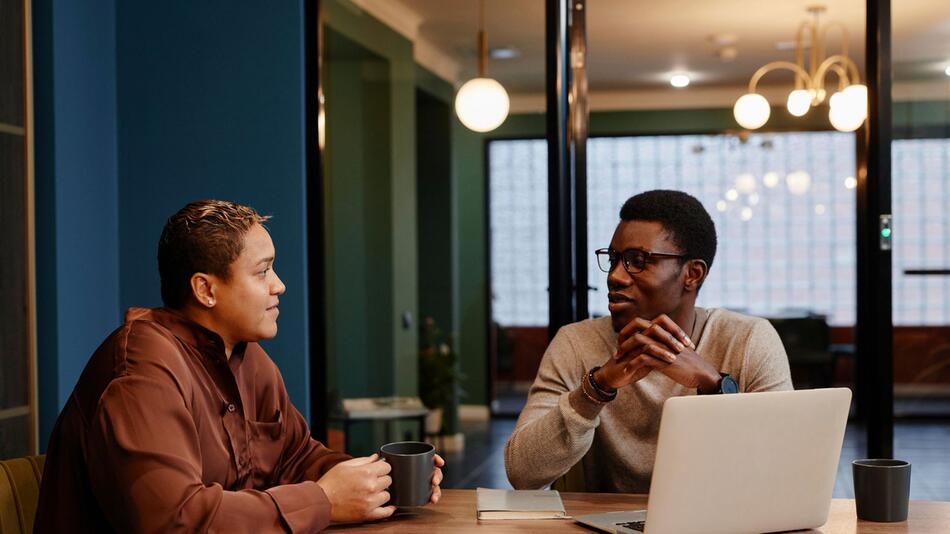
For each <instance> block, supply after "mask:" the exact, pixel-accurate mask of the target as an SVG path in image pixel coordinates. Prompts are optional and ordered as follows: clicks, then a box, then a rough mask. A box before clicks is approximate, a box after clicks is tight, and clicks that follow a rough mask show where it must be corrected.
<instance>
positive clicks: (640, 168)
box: [489, 132, 950, 326]
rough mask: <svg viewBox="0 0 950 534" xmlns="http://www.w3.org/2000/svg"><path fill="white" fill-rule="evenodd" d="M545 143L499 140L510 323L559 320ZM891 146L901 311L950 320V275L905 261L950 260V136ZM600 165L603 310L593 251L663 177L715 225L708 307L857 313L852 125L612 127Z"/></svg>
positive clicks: (493, 166)
mask: <svg viewBox="0 0 950 534" xmlns="http://www.w3.org/2000/svg"><path fill="white" fill-rule="evenodd" d="M546 146H547V145H546V142H545V141H544V140H543V139H532V140H514V141H509V140H498V141H492V142H490V144H489V165H490V166H489V173H490V174H489V176H490V179H489V182H490V197H489V198H490V226H491V282H492V299H493V300H492V311H493V318H494V319H495V320H496V321H498V322H499V323H500V324H503V325H509V326H532V325H533V326H538V325H545V324H547V321H548V293H547V265H548V256H547V254H548V253H547V248H548V247H547V148H546ZM892 151H893V168H892V172H893V178H892V183H893V193H892V207H893V213H894V254H893V272H894V295H895V298H894V305H893V310H894V324H895V325H898V326H905V325H946V324H950V277H946V276H908V275H905V274H904V270H906V269H945V268H947V267H948V266H950V210H948V206H950V139H904V140H896V141H894V143H893V147H892ZM588 164H589V168H588V178H587V180H588V227H587V231H588V234H587V235H588V244H589V246H590V248H591V250H590V251H588V253H589V254H588V277H589V283H590V285H592V286H594V287H596V290H595V291H594V292H593V293H592V294H591V295H590V299H589V300H590V314H591V315H592V316H598V315H606V314H607V313H608V311H607V302H606V276H605V275H604V274H603V273H602V272H601V271H600V269H598V268H597V264H596V259H595V258H594V255H593V252H592V251H593V250H594V249H596V248H600V247H606V246H607V245H608V244H609V243H610V239H611V236H612V235H613V231H614V228H616V225H617V221H618V220H619V219H618V217H619V211H620V206H621V205H622V204H623V202H624V200H626V199H627V198H628V197H630V196H632V195H635V194H637V193H639V192H642V191H646V190H650V189H661V188H662V189H679V190H683V191H686V192H688V193H690V194H691V195H693V196H695V197H697V198H698V199H699V200H700V201H701V202H702V203H703V205H704V206H705V207H706V209H707V210H708V211H709V213H710V215H711V216H712V218H713V221H714V222H715V224H716V231H717V234H718V237H719V247H718V250H717V252H716V258H715V260H714V263H713V267H712V270H711V271H710V274H709V278H708V279H707V280H706V283H705V284H704V285H703V289H702V291H701V292H700V295H699V305H700V306H707V307H725V308H730V309H736V310H740V311H743V312H746V313H750V314H753V315H762V316H771V315H780V314H783V313H800V312H803V311H810V312H814V313H820V314H824V315H827V316H828V321H829V323H831V324H832V325H834V326H850V325H853V324H854V321H855V307H856V304H855V286H856V280H855V267H856V245H855V243H856V242H855V239H856V237H855V232H856V227H855V215H856V214H855V210H856V207H855V189H854V186H855V181H854V170H855V136H854V135H853V134H847V133H839V132H791V133H763V134H752V135H750V136H749V137H748V138H746V139H745V140H741V139H739V138H737V137H735V136H730V135H676V136H672V135H671V136H639V137H602V138H594V139H591V140H590V141H589V144H588ZM801 172H803V173H805V175H807V177H805V175H803V174H800V173H801ZM796 173H799V174H796ZM793 189H794V191H795V192H793ZM796 193H798V194H796Z"/></svg>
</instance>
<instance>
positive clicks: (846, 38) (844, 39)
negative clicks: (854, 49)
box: [821, 21, 851, 57]
mask: <svg viewBox="0 0 950 534" xmlns="http://www.w3.org/2000/svg"><path fill="white" fill-rule="evenodd" d="M835 27H837V28H838V30H840V31H841V55H842V56H845V57H848V43H850V41H851V35H850V34H849V33H848V28H847V27H846V26H845V25H844V24H843V23H841V22H838V21H832V22H829V23H828V24H826V25H825V29H824V30H823V31H822V32H821V33H822V37H821V40H822V42H824V41H825V36H826V35H828V29H829V28H835Z"/></svg>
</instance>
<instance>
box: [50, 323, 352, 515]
mask: <svg viewBox="0 0 950 534" xmlns="http://www.w3.org/2000/svg"><path fill="white" fill-rule="evenodd" d="M347 458H349V456H347V455H345V454H343V453H338V452H333V451H331V450H329V449H327V448H326V447H324V446H323V445H322V444H320V443H319V442H317V441H315V440H313V439H312V438H311V437H310V431H309V429H308V427H307V423H306V422H305V421H304V419H303V417H302V416H301V415H300V413H299V412H298V411H297V409H296V408H294V406H293V405H292V404H291V402H290V398H289V397H288V395H287V390H286V389H285V387H284V383H283V379H282V378H281V375H280V371H279V370H278V369H277V366H276V365H275V364H274V362H273V361H272V360H271V359H270V357H269V356H268V355H267V354H266V353H265V352H264V350H263V349H262V348H261V347H260V345H258V344H257V343H247V344H239V345H237V346H236V347H235V348H234V350H233V351H232V355H231V358H230V359H228V358H227V357H226V356H225V353H224V344H223V342H222V340H221V338H220V337H219V336H218V335H217V334H215V333H213V332H211V331H209V330H207V329H205V328H203V327H201V326H200V325H197V324H195V323H193V322H191V321H190V320H188V319H187V318H185V317H184V316H182V315H180V314H179V313H177V312H175V311H173V310H168V309H164V308H159V309H143V308H131V309H130V310H129V311H128V313H127V314H126V322H125V324H124V325H123V326H121V327H120V328H119V329H118V330H116V331H115V332H113V333H112V335H110V336H109V338H108V339H106V341H105V342H104V343H103V344H102V345H101V346H100V347H99V349H98V350H96V352H95V354H93V356H92V358H91V359H90V361H89V363H88V364H87V365H86V368H85V370H84V371H83V373H82V376H81V377H80V379H79V382H78V384H77V385H76V388H75V389H74V390H73V393H72V395H71V396H70V397H69V399H68V400H67V402H66V406H65V407H64V408H63V411H62V413H61V414H60V416H59V419H58V420H57V421H56V426H55V427H54V429H53V434H52V436H51V438H50V443H49V448H48V454H47V459H46V467H45V470H44V475H43V482H42V487H41V490H40V502H39V508H38V510H37V514H36V527H35V532H66V531H69V532H77V531H79V532H109V531H118V532H167V531H189V532H191V531H209V530H210V531H219V532H282V531H286V530H290V531H292V532H315V531H318V530H321V529H322V528H324V527H325V526H326V525H327V524H328V523H329V521H330V503H329V501H328V500H327V497H326V495H325V494H324V493H323V490H322V489H321V488H320V486H318V485H317V484H316V482H314V481H315V480H317V479H319V478H320V477H321V476H323V474H324V473H326V472H327V471H328V470H329V469H330V468H331V467H333V466H334V465H336V464H337V463H339V462H341V461H343V460H346V459H347Z"/></svg>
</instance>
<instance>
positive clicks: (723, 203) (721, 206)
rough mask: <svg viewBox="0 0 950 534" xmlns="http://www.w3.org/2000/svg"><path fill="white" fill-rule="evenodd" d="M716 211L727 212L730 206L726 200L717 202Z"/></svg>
mask: <svg viewBox="0 0 950 534" xmlns="http://www.w3.org/2000/svg"><path fill="white" fill-rule="evenodd" d="M716 209H717V210H719V211H726V210H727V209H729V204H726V201H725V200H720V201H719V202H716Z"/></svg>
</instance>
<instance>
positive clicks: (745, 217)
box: [739, 206, 752, 221]
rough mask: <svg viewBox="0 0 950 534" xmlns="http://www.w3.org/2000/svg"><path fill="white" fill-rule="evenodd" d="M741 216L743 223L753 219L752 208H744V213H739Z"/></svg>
mask: <svg viewBox="0 0 950 534" xmlns="http://www.w3.org/2000/svg"><path fill="white" fill-rule="evenodd" d="M739 216H740V217H742V220H743V221H748V220H749V219H751V218H752V208H750V207H749V206H746V207H744V208H742V211H740V212H739Z"/></svg>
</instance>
